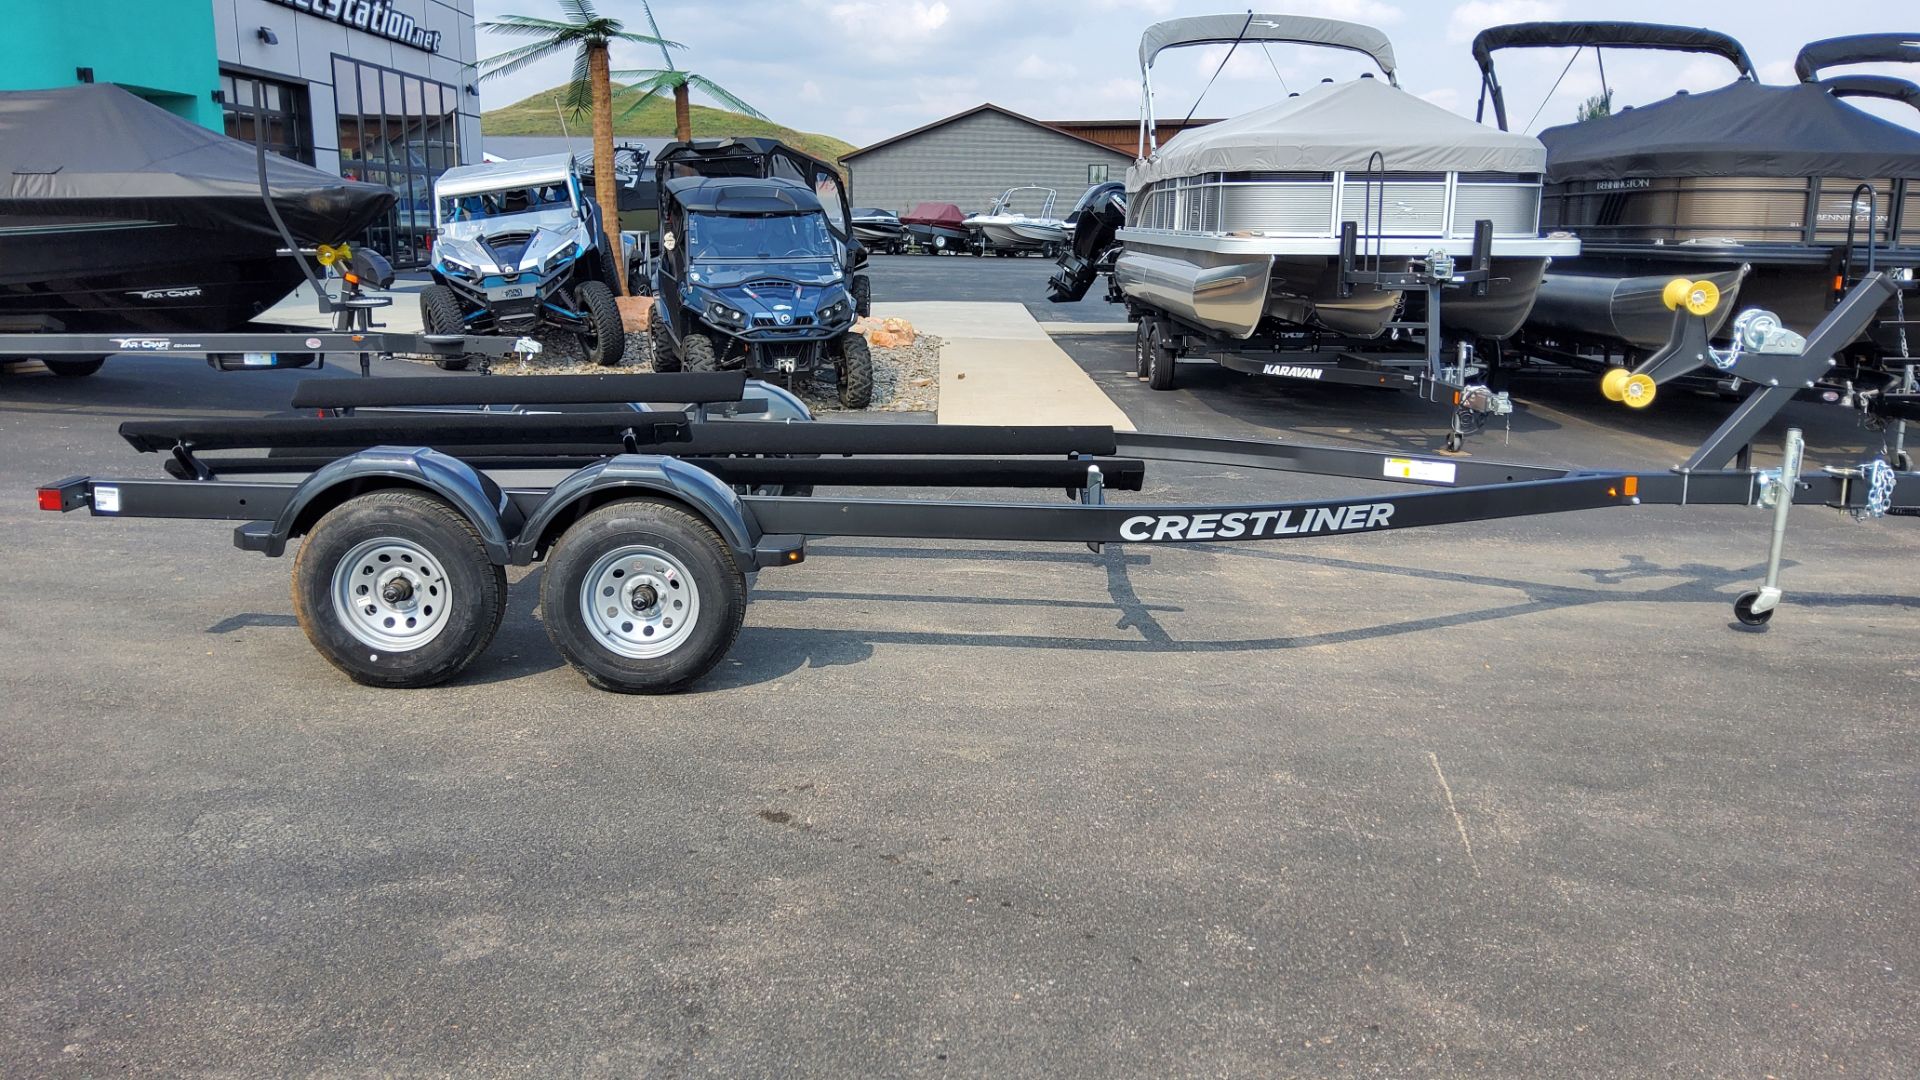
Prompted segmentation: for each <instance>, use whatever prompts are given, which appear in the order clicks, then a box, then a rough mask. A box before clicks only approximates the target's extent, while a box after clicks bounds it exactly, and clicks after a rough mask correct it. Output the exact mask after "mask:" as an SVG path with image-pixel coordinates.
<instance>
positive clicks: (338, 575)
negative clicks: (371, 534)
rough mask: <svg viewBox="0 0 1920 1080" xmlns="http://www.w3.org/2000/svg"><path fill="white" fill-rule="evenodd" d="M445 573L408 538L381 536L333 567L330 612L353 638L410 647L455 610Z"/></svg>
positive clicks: (395, 648)
mask: <svg viewBox="0 0 1920 1080" xmlns="http://www.w3.org/2000/svg"><path fill="white" fill-rule="evenodd" d="M453 602H454V596H453V589H452V588H451V586H450V584H449V583H448V581H447V572H446V569H445V568H444V567H442V566H441V565H440V560H438V559H436V558H434V557H433V556H432V555H431V554H429V553H428V551H427V550H426V549H425V548H423V547H421V546H420V545H418V544H416V543H414V542H413V541H411V540H402V539H399V538H398V537H391V536H383V537H379V538H377V539H373V540H368V541H365V542H363V543H361V544H358V545H356V546H355V547H354V549H353V550H352V551H349V552H347V556H346V558H344V559H341V560H340V561H339V562H337V563H335V564H334V566H333V613H334V616H335V617H336V618H338V619H339V620H340V624H341V625H342V626H344V627H346V628H347V633H349V634H352V635H353V636H354V638H355V640H357V641H359V642H360V643H361V644H363V645H368V646H371V647H373V648H375V649H380V650H383V651H385V652H390V653H398V652H412V651H414V650H415V649H419V648H422V647H423V646H425V645H426V644H427V643H428V642H431V641H432V640H433V639H434V638H437V637H439V636H440V632H441V631H442V630H445V629H446V628H447V621H448V620H447V612H449V611H451V610H452V609H453Z"/></svg>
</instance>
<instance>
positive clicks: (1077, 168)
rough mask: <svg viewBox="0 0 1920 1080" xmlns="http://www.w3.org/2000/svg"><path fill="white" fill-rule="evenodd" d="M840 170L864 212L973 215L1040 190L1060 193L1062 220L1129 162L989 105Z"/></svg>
mask: <svg viewBox="0 0 1920 1080" xmlns="http://www.w3.org/2000/svg"><path fill="white" fill-rule="evenodd" d="M840 163H841V165H842V166H844V167H845V168H846V170H847V180H848V184H849V186H850V187H851V188H852V189H853V201H854V202H855V203H858V204H859V205H861V206H878V207H882V208H885V209H888V210H894V211H898V212H905V211H906V210H908V209H910V208H912V206H913V205H914V204H915V203H923V202H950V203H954V204H956V205H958V206H959V207H960V208H961V209H962V210H965V211H967V212H968V213H977V212H979V211H982V210H985V209H987V207H988V205H989V204H990V203H992V202H993V200H994V199H995V198H996V197H997V196H999V194H1000V193H1001V192H1002V191H1005V190H1006V189H1007V188H1010V187H1015V186H1017V185H1021V184H1039V185H1042V186H1044V187H1050V188H1055V189H1057V190H1058V191H1059V193H1060V196H1059V202H1058V203H1057V204H1056V205H1055V207H1054V209H1055V212H1056V214H1057V215H1058V216H1061V217H1065V216H1066V213H1067V211H1068V210H1069V209H1071V208H1072V207H1073V203H1074V200H1076V199H1078V198H1079V197H1080V193H1081V192H1083V191H1085V190H1086V189H1087V185H1089V184H1095V183H1099V182H1100V181H1102V180H1107V179H1114V180H1118V179H1120V178H1121V176H1122V175H1123V174H1124V173H1125V172H1126V171H1127V166H1128V165H1131V164H1132V163H1133V155H1131V154H1123V153H1121V152H1119V151H1117V150H1114V149H1112V148H1111V147H1108V146H1104V145H1102V144H1100V143H1098V142H1094V141H1093V140H1091V139H1086V138H1082V137H1080V136H1078V135H1070V134H1068V133H1066V132H1064V131H1061V130H1059V129H1058V128H1055V127H1052V126H1051V125H1048V124H1045V123H1042V122H1041V121H1039V120H1035V119H1032V118H1031V117H1026V116H1022V115H1020V114H1019V113H1017V112H1013V111H1012V110H1009V109H1003V108H1001V107H1000V106H998V105H992V104H986V105H979V106H976V107H975V108H972V109H968V110H967V111H966V112H963V113H957V114H955V115H953V116H949V117H947V118H946V119H944V120H936V121H934V122H933V123H931V124H928V125H926V126H924V127H917V128H914V129H913V130H912V131H909V132H905V133H904V134H900V135H895V136H894V137H892V138H890V139H883V140H881V141H880V142H877V143H874V144H872V145H871V146H863V147H861V148H860V149H858V150H855V151H853V152H852V153H850V154H847V155H845V156H843V157H842V158H841V159H840ZM1020 209H1022V210H1023V211H1025V212H1026V213H1033V212H1035V211H1036V210H1037V209H1038V207H1021V208H1020Z"/></svg>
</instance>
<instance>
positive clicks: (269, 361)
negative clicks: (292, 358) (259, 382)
mask: <svg viewBox="0 0 1920 1080" xmlns="http://www.w3.org/2000/svg"><path fill="white" fill-rule="evenodd" d="M279 362H280V358H279V356H278V355H276V354H274V353H270V352H250V353H241V354H240V363H241V365H242V366H244V367H273V366H274V365H275V364H277V363H279Z"/></svg>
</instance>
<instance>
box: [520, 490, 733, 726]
mask: <svg viewBox="0 0 1920 1080" xmlns="http://www.w3.org/2000/svg"><path fill="white" fill-rule="evenodd" d="M746 610H747V581H746V577H745V575H743V574H742V573H741V572H740V568H739V567H738V566H737V565H736V564H735V563H734V561H733V556H732V554H731V553H730V552H728V551H727V548H726V545H725V544H724V543H723V542H722V541H721V539H720V534H719V533H716V532H714V531H713V529H712V527H711V526H709V525H708V524H707V523H706V522H705V521H702V520H700V519H699V518H697V517H694V516H693V515H692V514H690V513H688V512H686V511H685V510H682V509H680V508H679V507H676V506H668V505H666V504H664V503H658V502H651V501H647V500H641V499H628V500H623V501H621V502H617V503H612V504H610V505H607V506H603V507H601V508H599V509H598V510H595V511H593V512H592V513H590V514H588V515H586V516H585V517H583V518H581V519H580V520H579V521H578V522H576V523H575V524H574V525H573V526H572V527H571V528H569V529H568V530H567V531H566V532H565V533H564V534H562V535H561V537H560V540H559V542H558V543H556V544H555V545H554V547H553V554H552V555H551V556H550V557H549V558H548V559H547V567H546V573H545V574H544V575H543V576H542V580H541V582H540V613H541V618H542V619H543V620H544V621H545V622H546V624H547V636H548V637H550V638H552V639H553V644H554V647H555V648H557V649H559V650H560V654H561V655H562V656H565V657H566V658H567V662H568V663H570V664H572V665H573V666H574V667H576V668H578V669H579V670H580V673H581V674H582V675H584V676H586V679H587V681H588V682H589V683H592V684H593V685H594V686H596V687H599V688H600V689H602V690H612V691H614V692H616V693H622V694H668V693H672V692H674V691H676V690H681V689H684V688H685V687H687V686H688V685H689V684H691V683H693V682H694V681H695V680H697V679H699V678H700V677H701V676H702V675H705V674H706V673H707V672H709V671H711V670H712V669H713V666H714V665H715V664H717V663H719V662H720V660H721V658H722V657H724V656H725V655H726V654H727V650H728V649H730V648H732V647H733V640H734V638H735V637H737V636H738V635H739V633H740V623H741V621H742V620H743V619H744V618H745V617H746Z"/></svg>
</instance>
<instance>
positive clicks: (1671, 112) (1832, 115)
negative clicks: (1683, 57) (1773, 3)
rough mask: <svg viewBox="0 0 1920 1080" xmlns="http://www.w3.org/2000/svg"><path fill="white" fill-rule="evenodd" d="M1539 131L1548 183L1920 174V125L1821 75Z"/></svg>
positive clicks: (1738, 87)
mask: <svg viewBox="0 0 1920 1080" xmlns="http://www.w3.org/2000/svg"><path fill="white" fill-rule="evenodd" d="M1201 130H1203V131H1205V130H1207V129H1205V128H1202V129H1201ZM1540 141H1541V142H1544V143H1546V145H1547V158H1548V161H1549V162H1550V163H1551V164H1549V166H1548V168H1547V179H1548V181H1549V182H1552V183H1562V182H1565V181H1571V180H1623V179H1629V178H1636V177H1654V176H1781V177H1812V176H1821V177H1840V178H1845V179H1852V180H1865V179H1869V178H1878V177H1911V176H1920V132H1915V131H1913V130H1912V129H1910V128H1905V127H1901V126H1900V125H1899V124H1894V123H1889V122H1888V121H1885V120H1882V119H1880V118H1879V117H1877V116H1873V115H1871V114H1869V113H1865V112H1862V111H1860V110H1859V109H1856V108H1854V107H1853V106H1851V105H1848V104H1847V103H1846V102H1844V101H1840V100H1838V99H1837V98H1835V97H1834V96H1833V95H1832V94H1830V93H1828V92H1827V88H1826V87H1824V86H1821V85H1819V84H1818V83H1799V84H1796V85H1793V86H1766V85H1762V84H1760V83H1751V82H1737V83H1733V84H1731V85H1728V86H1723V87H1721V88H1720V89H1718V90H1709V91H1707V92H1705V93H1701V94H1681V95H1676V96H1674V97H1670V98H1666V99H1664V100H1662V101H1657V102H1655V103H1653V104H1652V105H1647V106H1643V107H1641V108H1638V109H1633V110H1630V111H1628V112H1620V113H1615V114H1614V115H1612V116H1607V117H1601V118H1599V119H1597V120H1588V121H1585V122H1582V123H1577V124H1567V125H1564V126H1561V127H1554V128H1548V129H1547V130H1545V131H1543V132H1541V133H1540ZM1389 160H1391V159H1389Z"/></svg>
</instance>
